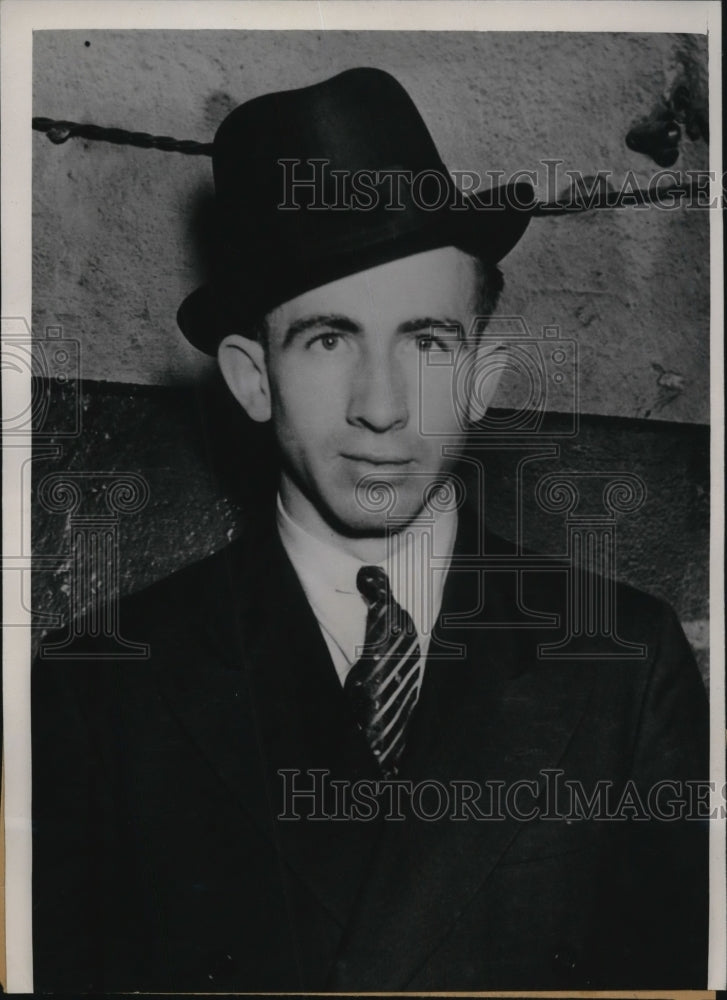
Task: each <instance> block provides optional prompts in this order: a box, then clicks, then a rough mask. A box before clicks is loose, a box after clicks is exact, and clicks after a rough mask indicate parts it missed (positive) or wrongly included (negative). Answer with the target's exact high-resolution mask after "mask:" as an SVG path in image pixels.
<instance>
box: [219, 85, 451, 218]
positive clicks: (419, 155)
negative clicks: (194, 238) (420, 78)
mask: <svg viewBox="0 0 727 1000" xmlns="http://www.w3.org/2000/svg"><path fill="white" fill-rule="evenodd" d="M281 160H298V161H300V163H301V170H300V171H299V176H306V174H305V165H306V164H309V163H310V162H311V161H314V160H325V161H327V166H328V168H329V169H330V170H343V171H349V172H354V171H357V170H395V169H404V170H412V171H416V172H418V171H422V170H426V169H439V170H444V166H443V164H442V161H441V159H440V156H439V153H438V152H437V148H436V146H435V145H434V141H433V139H432V137H431V135H430V133H429V130H428V129H427V126H426V125H425V123H424V121H423V119H422V117H421V115H420V114H419V111H418V110H417V107H416V105H415V104H414V102H413V101H412V99H411V98H410V97H409V95H408V94H407V92H406V90H405V89H404V88H403V87H402V85H401V84H400V83H399V82H398V80H396V79H395V78H394V77H393V76H391V74H389V73H386V72H384V71H383V70H379V69H368V68H360V69H350V70H346V71H345V72H343V73H339V74H338V75H337V76H334V77H331V78H330V79H328V80H324V81H323V82H321V83H316V84H313V85H312V86H308V87H302V88H300V89H296V90H286V91H280V92H277V93H273V94H265V95H262V96H261V97H256V98H253V99H252V100H250V101H247V102H246V103H245V104H242V105H240V106H239V107H238V108H236V109H235V110H234V111H232V112H231V113H230V114H229V115H228V116H227V118H225V120H224V121H223V122H222V124H221V125H220V127H219V128H218V130H217V134H216V135H215V141H214V155H213V165H214V176H215V187H216V191H217V196H218V198H219V197H222V198H225V197H226V195H227V193H228V186H230V187H232V188H238V187H239V185H240V181H241V179H242V178H243V177H245V176H247V177H248V178H249V179H250V180H252V179H253V178H254V180H255V183H256V191H257V192H259V190H260V188H259V185H260V184H262V185H264V186H267V185H269V183H270V181H271V178H274V177H277V178H278V182H279V183H280V182H281V181H282V180H283V179H284V178H285V177H286V176H288V177H290V172H288V173H287V175H286V174H285V173H284V172H283V171H282V170H281V169H280V168H279V163H280V161H281ZM276 166H277V167H278V169H277V170H276V169H274V168H275V167H276ZM253 194H255V192H253ZM279 194H280V195H281V196H282V194H283V191H282V190H281V191H280V192H279ZM256 200H257V201H258V204H259V199H257V198H256Z"/></svg>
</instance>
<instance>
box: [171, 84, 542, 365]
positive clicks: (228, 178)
mask: <svg viewBox="0 0 727 1000" xmlns="http://www.w3.org/2000/svg"><path fill="white" fill-rule="evenodd" d="M212 168H213V175H214V184H215V210H216V216H217V218H216V234H215V244H214V249H213V259H212V267H211V275H210V282H209V284H207V285H205V286H203V287H202V288H199V289H197V290H196V291H195V292H193V293H192V294H191V295H189V296H188V297H187V298H186V299H185V300H184V302H183V303H182V305H181V306H180V308H179V311H178V313H177V322H178V324H179V327H180V329H181V330H182V332H183V333H184V335H185V336H186V337H187V339H188V340H189V341H190V342H191V343H192V344H194V346H195V347H197V348H199V349H200V350H202V351H205V352H207V353H208V354H214V353H215V351H216V349H217V345H218V344H219V342H220V340H221V339H222V337H223V336H225V335H226V334H227V333H232V332H241V331H242V330H245V329H249V328H250V327H251V326H253V325H254V323H255V322H256V321H257V320H259V319H260V318H262V317H263V316H264V315H265V314H266V313H268V312H269V311H270V310H271V309H273V308H274V307H275V306H278V305H280V304H281V303H283V302H286V301H288V300H289V299H291V298H294V297H295V296H297V295H301V294H303V292H306V291H309V290H310V289H312V288H317V287H319V286H321V285H325V284H328V283H329V282H331V281H335V280H337V279H339V278H343V277H346V276H347V275H350V274H355V273H357V272H359V271H363V270H366V269H368V268H370V267H374V266H376V265H378V264H385V263H389V262H390V261H393V260H397V259H399V258H401V257H407V256H409V255H410V254H415V253H420V252H422V251H425V250H433V249H436V248H438V247H443V246H449V245H454V246H457V247H459V248H461V249H463V250H465V251H466V252H469V253H471V254H473V255H476V256H479V257H481V258H482V259H484V260H486V261H489V262H492V263H497V261H499V260H501V259H502V258H503V257H504V256H505V254H507V253H508V252H509V251H510V250H511V249H512V248H513V247H514V246H515V244H516V243H517V242H518V240H519V239H520V237H521V236H522V234H523V232H524V231H525V228H526V226H527V224H528V221H529V219H530V217H531V214H532V208H533V207H534V205H535V201H534V191H533V187H532V185H531V184H530V183H528V182H518V183H514V184H506V185H501V186H499V187H494V188H488V189H486V190H484V191H481V192H477V193H475V194H471V195H465V194H463V193H462V192H461V191H460V190H459V189H458V188H457V186H456V185H455V183H454V181H453V179H452V177H451V175H450V174H449V172H448V171H447V169H446V167H445V165H444V164H443V163H442V160H441V157H440V156H439V153H438V151H437V148H436V146H435V144H434V141H433V139H432V137H431V135H430V133H429V130H428V129H427V126H426V125H425V124H424V121H423V119H422V117H421V115H420V114H419V111H418V110H417V108H416V106H415V104H414V102H413V101H412V99H411V98H410V97H409V95H408V93H407V92H406V90H405V89H404V88H403V87H402V85H401V84H400V83H399V82H398V81H397V80H396V79H395V78H394V77H393V76H391V75H390V74H389V73H386V72H384V71H382V70H378V69H368V68H361V69H351V70H347V71H345V72H343V73H340V74H338V75H337V76H334V77H332V78H331V79H328V80H325V81H323V82H322V83H317V84H314V85H313V86H309V87H303V88H300V89H297V90H287V91H281V92H276V93H271V94H266V95H264V96H262V97H257V98H254V99H253V100H250V101H247V102H246V103H245V104H241V105H240V106H239V107H237V108H236V109H235V110H234V111H232V112H231V113H230V114H229V115H228V116H227V118H225V119H224V121H223V122H222V124H221V125H220V127H219V128H218V130H217V133H216V134H215V138H214V142H213V145H212Z"/></svg>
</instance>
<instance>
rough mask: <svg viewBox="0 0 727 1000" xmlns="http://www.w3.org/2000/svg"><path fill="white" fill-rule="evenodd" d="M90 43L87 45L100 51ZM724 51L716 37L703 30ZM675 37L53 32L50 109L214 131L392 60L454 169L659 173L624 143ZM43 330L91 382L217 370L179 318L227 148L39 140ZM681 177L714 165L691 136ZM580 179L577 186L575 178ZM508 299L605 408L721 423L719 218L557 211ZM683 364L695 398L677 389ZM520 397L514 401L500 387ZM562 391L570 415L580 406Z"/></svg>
mask: <svg viewBox="0 0 727 1000" xmlns="http://www.w3.org/2000/svg"><path fill="white" fill-rule="evenodd" d="M87 42H88V43H90V44H86V43H87ZM700 42H703V43H704V44H703V45H701V51H702V53H703V56H704V59H706V39H701V40H700ZM678 43H679V39H678V37H676V36H670V35H648V36H646V35H600V36H592V35H582V34H575V35H570V34H569V35H564V34H551V35H543V34H539V35H534V34H510V33H508V34H488V35H484V34H477V35H474V34H464V33H438V34H431V33H424V32H409V33H406V34H402V33H389V32H387V33H382V32H369V33H341V32H336V33H317V32H296V33H292V32H291V33H285V34H283V33H270V32H237V33H233V32H217V31H207V32H198V33H191V32H168V31H164V32H158V31H157V32H110V31H104V32H86V33H80V32H77V31H67V32H37V33H36V34H35V40H34V66H35V84H34V109H33V112H34V114H35V115H42V116H48V117H58V118H67V119H71V120H78V121H90V122H95V123H98V124H104V125H118V126H121V127H125V128H129V129H134V130H136V129H138V130H142V131H149V132H153V133H157V134H159V133H161V134H167V135H173V136H175V137H178V138H194V139H198V140H202V141H207V140H210V139H211V138H212V136H213V134H214V131H215V128H216V127H217V125H218V124H219V122H220V121H221V119H222V118H223V117H224V115H225V114H226V113H227V111H228V110H229V109H231V108H232V107H233V106H235V105H236V104H238V103H240V102H242V101H243V100H246V99H248V98H251V97H254V96H256V95H258V94H261V93H264V92H266V91H269V90H274V89H282V88H286V87H295V86H301V85H305V84H309V83H311V82H314V81H316V80H320V79H323V78H325V77H327V76H329V75H332V74H333V73H335V72H337V71H340V70H343V69H346V68H349V67H351V66H356V65H373V66H379V67H381V68H383V69H387V70H389V71H391V72H393V73H394V74H395V75H396V76H397V77H398V78H399V79H400V80H401V81H402V83H403V84H404V85H405V86H406V87H407V89H408V90H409V91H410V93H411V94H412V96H413V98H414V100H415V101H416V102H417V104H418V106H419V107H420V109H421V111H422V114H423V115H424V118H425V120H426V121H427V123H428V125H429V127H430V129H431V131H432V133H433V135H434V138H435V140H436V142H437V143H438V145H439V147H440V149H441V152H442V155H443V158H444V160H445V162H446V163H447V164H448V166H449V167H450V168H451V169H459V170H477V171H479V172H481V173H483V174H484V172H485V171H486V170H488V169H489V170H496V169H501V170H504V171H505V172H506V174H510V173H511V172H513V171H515V170H519V169H536V170H538V181H539V184H538V196H539V197H541V198H547V197H550V196H551V195H552V194H553V192H551V191H548V190H547V186H546V182H547V177H546V171H545V168H544V167H543V165H542V163H539V161H542V160H545V159H558V160H562V161H563V166H562V167H561V168H560V169H561V170H565V169H572V170H580V171H582V173H583V174H586V175H590V174H595V173H596V172H598V171H599V170H607V169H610V170H612V171H613V172H614V177H615V178H616V183H617V185H618V183H620V179H622V178H623V177H624V176H625V174H626V172H627V171H628V170H633V171H635V174H636V177H637V179H638V181H639V183H644V184H645V183H647V182H648V180H649V178H650V177H651V176H653V174H654V173H655V172H656V170H657V168H656V166H655V165H654V164H653V163H652V162H651V161H650V160H649V159H648V158H647V157H646V156H644V155H641V154H638V153H635V152H631V151H630V150H629V149H627V147H626V145H625V143H624V136H625V134H626V132H627V130H628V128H629V126H630V125H631V123H632V122H633V120H634V119H636V118H638V117H640V116H643V115H644V114H646V113H648V111H649V110H650V109H651V107H652V106H653V104H654V102H655V100H656V99H657V98H658V97H659V96H660V95H661V94H662V93H663V92H664V90H665V88H666V87H667V85H668V82H669V78H670V74H671V73H672V71H673V64H674V52H675V48H676V46H677V45H678ZM33 141H34V176H33V183H34V221H33V225H34V330H35V332H36V334H38V335H40V334H42V331H43V329H44V327H45V326H47V325H49V324H60V325H61V326H62V327H63V329H64V332H65V333H66V335H68V336H73V337H78V338H79V339H80V340H81V342H82V374H83V375H84V376H85V377H86V378H90V379H100V380H110V381H122V382H124V381H126V382H137V383H152V384H161V383H167V384H169V383H171V384H175V383H176V384H179V383H183V382H188V381H190V380H194V379H196V378H197V377H198V376H199V374H200V372H201V371H202V366H203V365H204V364H206V361H205V359H203V358H202V357H201V356H200V355H199V354H198V353H197V352H196V351H194V349H192V348H191V347H188V346H187V345H186V344H185V343H184V341H183V339H182V337H181V335H180V334H179V333H178V331H177V328H176V324H175V318H174V317H175V313H176V309H177V307H178V305H179V302H180V301H181V299H182V298H183V297H184V295H185V294H186V293H187V292H188V291H190V290H191V289H192V288H194V287H195V286H196V284H198V283H199V280H200V278H201V275H202V268H201V261H200V254H199V250H198V245H197V235H196V234H197V232H198V220H199V213H200V211H201V210H202V207H203V205H204V201H205V197H206V195H208V193H209V189H210V185H211V181H210V164H209V161H208V160H207V159H206V158H192V157H186V156H182V155H179V154H174V153H163V152H156V151H146V150H138V149H130V148H123V147H115V146H110V145H107V144H103V143H93V142H82V141H80V140H70V141H69V142H67V143H66V144H65V145H62V146H53V145H51V144H50V143H49V142H48V140H47V139H46V138H45V137H43V136H41V135H39V134H37V133H36V134H35V135H34V140H33ZM676 166H677V167H679V168H682V169H687V168H699V169H706V167H707V149H706V146H705V144H704V142H702V141H701V140H700V141H697V142H691V141H689V140H684V142H683V143H682V152H681V154H680V158H679V160H678V162H677V165H676ZM563 181H565V178H564V177H563ZM504 269H505V272H506V281H507V287H506V293H505V295H504V297H503V300H502V310H503V312H507V313H510V314H521V315H522V316H524V318H525V320H526V322H527V323H528V324H529V326H530V327H531V329H532V331H533V332H534V333H537V331H538V330H539V328H540V326H541V325H543V324H557V325H559V326H560V327H561V328H562V331H563V336H564V337H569V338H573V339H574V340H576V341H577V342H578V344H579V347H580V358H581V364H580V372H579V387H580V397H581V409H582V412H584V413H592V414H609V415H619V416H627V417H651V418H654V417H657V418H660V419H665V420H675V421H686V422H697V423H698V422H706V421H707V420H708V415H709V394H708V373H709V369H708V333H709V326H708V321H709V287H708V213H707V212H705V211H699V210H679V211H676V212H667V211H658V210H655V209H647V210H633V209H626V210H622V211H617V212H598V213H592V214H590V215H588V216H587V217H580V218H577V219H576V218H572V217H571V218H559V219H548V220H536V221H534V222H533V223H532V225H531V227H530V231H529V233H528V236H527V238H526V239H525V240H524V241H523V242H522V243H521V244H520V245H519V246H518V247H517V248H516V249H515V251H514V252H513V253H512V254H511V256H510V257H509V258H508V259H507V260H506V261H505V268H504ZM665 372H667V373H668V372H676V373H677V374H678V375H680V376H682V377H683V386H684V388H683V391H677V392H675V393H673V394H670V393H668V392H667V393H665V392H664V389H663V387H662V386H660V385H659V379H660V378H661V377H662V376H663V373H665ZM498 401H499V402H500V404H501V405H507V402H508V401H507V399H499V400H498ZM560 406H561V404H559V403H558V402H556V403H555V404H554V407H553V408H556V409H557V408H560Z"/></svg>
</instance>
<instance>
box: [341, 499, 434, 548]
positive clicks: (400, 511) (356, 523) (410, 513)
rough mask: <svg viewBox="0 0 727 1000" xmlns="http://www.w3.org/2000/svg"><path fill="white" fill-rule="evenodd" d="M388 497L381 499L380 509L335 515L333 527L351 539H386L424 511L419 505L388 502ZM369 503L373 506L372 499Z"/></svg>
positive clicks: (356, 510)
mask: <svg viewBox="0 0 727 1000" xmlns="http://www.w3.org/2000/svg"><path fill="white" fill-rule="evenodd" d="M387 499H388V497H386V496H384V494H382V495H381V496H380V498H379V502H380V507H379V509H365V508H362V507H361V506H359V505H356V507H355V508H350V509H347V510H340V511H337V512H334V513H333V525H332V526H333V527H334V528H335V529H336V530H337V531H338V532H339V533H340V534H342V535H346V536H348V537H350V538H384V537H385V536H386V535H390V534H391V532H392V531H400V530H401V529H402V528H404V527H405V526H406V525H407V524H409V523H411V521H413V520H414V519H415V518H416V517H417V515H418V514H420V513H421V511H422V505H421V503H419V504H397V503H396V502H386V501H387ZM368 502H370V503H372V504H373V501H372V498H371V497H369V498H368Z"/></svg>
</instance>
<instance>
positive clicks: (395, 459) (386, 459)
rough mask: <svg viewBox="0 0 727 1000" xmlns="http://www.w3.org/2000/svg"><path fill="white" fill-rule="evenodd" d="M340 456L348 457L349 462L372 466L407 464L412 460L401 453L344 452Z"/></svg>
mask: <svg viewBox="0 0 727 1000" xmlns="http://www.w3.org/2000/svg"><path fill="white" fill-rule="evenodd" d="M342 457H343V458H346V459H348V460H349V461H350V462H359V463H361V464H362V465H371V466H374V467H379V466H391V465H409V463H410V462H411V461H412V459H410V458H403V457H402V456H401V455H358V454H345V453H344V454H343V455H342Z"/></svg>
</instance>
